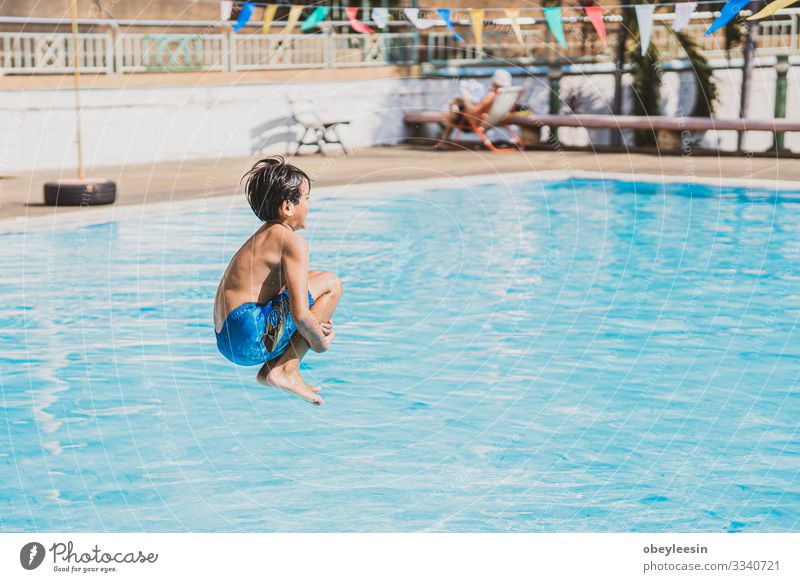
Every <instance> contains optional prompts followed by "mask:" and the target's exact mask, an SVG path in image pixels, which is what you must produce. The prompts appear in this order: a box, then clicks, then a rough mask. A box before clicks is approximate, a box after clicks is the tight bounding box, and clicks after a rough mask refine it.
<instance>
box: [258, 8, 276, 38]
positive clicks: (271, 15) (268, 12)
mask: <svg viewBox="0 0 800 582" xmlns="http://www.w3.org/2000/svg"><path fill="white" fill-rule="evenodd" d="M277 11H278V5H277V4H267V5H266V6H264V19H263V24H262V25H261V32H262V33H264V34H269V27H270V26H272V21H273V20H275V13H276V12H277Z"/></svg>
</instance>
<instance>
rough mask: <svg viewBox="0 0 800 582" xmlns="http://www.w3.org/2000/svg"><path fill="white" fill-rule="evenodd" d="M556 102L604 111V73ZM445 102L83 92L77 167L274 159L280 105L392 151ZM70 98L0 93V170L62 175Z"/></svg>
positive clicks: (797, 100) (359, 85) (442, 85)
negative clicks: (569, 99)
mask: <svg viewBox="0 0 800 582" xmlns="http://www.w3.org/2000/svg"><path fill="white" fill-rule="evenodd" d="M715 78H716V79H717V82H718V88H719V95H720V103H719V106H718V108H717V115H718V116H719V117H737V112H738V108H739V94H738V91H739V82H740V78H741V72H740V71H738V70H721V71H716V72H715ZM515 82H517V83H522V84H524V85H525V86H526V88H527V89H528V91H527V95H528V97H527V99H528V101H529V104H530V106H531V108H532V109H533V110H534V111H535V112H537V113H545V112H547V111H548V109H549V105H548V104H549V88H548V82H547V79H546V78H544V77H517V78H515ZM561 87H562V88H561V94H562V95H566V94H568V93H569V92H571V91H575V90H580V91H581V92H582V93H584V94H588V95H595V96H596V97H597V99H596V100H594V101H593V102H594V107H593V108H592V111H595V112H607V106H606V103H607V102H609V101H610V99H611V98H612V95H613V76H612V75H610V74H596V75H584V76H565V77H564V78H563V79H562V81H561ZM774 91H775V72H774V69H772V68H771V67H767V68H758V69H756V70H755V73H754V77H753V93H752V106H751V111H750V114H751V116H753V117H758V118H770V117H771V116H772V112H773V110H774V100H773V99H774ZM456 93H457V81H455V80H452V79H377V80H367V81H342V82H325V83H314V84H294V83H293V84H288V85H287V84H282V83H266V84H247V85H244V84H240V85H232V86H198V87H153V88H119V89H86V90H85V91H84V92H83V97H82V105H83V109H82V127H83V143H84V156H85V160H84V161H85V164H86V165H87V166H102V165H118V164H125V163H130V164H133V163H148V162H153V161H164V160H182V159H203V158H216V157H233V156H248V155H253V154H260V153H283V152H285V151H286V148H287V146H288V144H289V143H290V142H291V141H292V140H293V139H295V137H296V136H297V133H298V131H299V126H296V125H292V123H291V112H290V108H289V103H288V100H287V97H288V98H292V99H294V100H297V101H300V102H302V103H305V104H307V105H308V104H309V103H316V105H313V106H314V107H316V108H318V109H319V111H320V112H321V114H322V115H323V116H324V117H333V118H336V117H338V118H344V119H350V120H351V124H350V125H349V126H347V127H345V128H344V129H343V130H342V137H343V139H344V140H345V141H346V142H347V143H348V144H349V145H350V146H352V147H360V146H368V145H374V144H386V143H393V142H395V141H396V140H398V139H400V138H401V137H402V136H403V132H404V128H403V124H402V112H403V111H404V110H407V109H410V108H421V109H431V108H435V109H439V108H444V107H445V106H446V104H447V103H448V101H449V99H450V98H451V97H452V96H453V95H455V94H456ZM662 94H663V97H664V108H663V109H664V113H665V114H668V115H674V114H675V112H676V111H678V109H679V108H680V109H682V110H683V111H690V110H691V104H692V103H693V102H694V87H693V83H692V79H691V74H690V73H676V72H667V73H665V74H664V85H663V91H662ZM73 104H74V93H73V92H72V91H71V90H70V89H52V90H24V91H23V90H19V91H3V92H0V111H2V114H1V115H0V135H2V136H3V138H2V140H0V173H14V172H20V171H25V170H31V169H60V168H65V169H66V168H73V167H74V166H75V163H76V148H75V144H74V131H75V114H74V110H73ZM787 117H788V118H790V119H800V67H793V69H792V71H791V72H790V75H789V95H788V98H787ZM559 135H560V138H561V139H562V141H564V143H565V144H568V145H586V144H588V143H590V142H592V143H595V144H605V143H608V139H609V132H608V131H607V130H591V131H587V130H584V129H580V128H574V129H573V128H564V129H562V130H561V132H560V134H559ZM771 140H772V137H771V136H770V135H769V134H763V133H755V134H750V135H749V136H748V141H747V145H748V146H750V147H752V148H754V149H756V150H759V149H765V148H767V147H768V146H769V145H771V143H772V142H771ZM703 143H704V145H706V146H708V147H714V146H715V145H717V144H718V145H719V147H722V148H725V149H733V148H735V145H736V134H735V133H732V132H722V133H720V134H715V133H713V132H709V133H708V134H706V138H705V140H704V142H703ZM786 145H787V147H790V148H792V149H793V150H795V151H798V150H800V135H797V134H787V136H786Z"/></svg>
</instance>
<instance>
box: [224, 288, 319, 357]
mask: <svg viewBox="0 0 800 582" xmlns="http://www.w3.org/2000/svg"><path fill="white" fill-rule="evenodd" d="M313 305H314V297H312V295H311V292H309V293H308V307H309V308H311V307H312V306H313ZM295 331H297V326H295V324H294V321H292V314H291V313H290V312H289V291H288V290H285V291H283V292H282V293H280V294H279V295H277V296H276V297H275V298H274V299H272V300H271V301H269V303H267V304H266V305H259V304H258V303H252V302H251V303H243V304H242V305H240V306H239V307H237V308H236V309H234V310H233V311H231V312H230V313H229V314H228V317H226V318H225V323H224V324H223V325H222V330H221V331H220V332H219V333H217V349H219V351H220V353H221V354H222V355H223V356H225V357H226V358H228V359H229V360H230V361H231V362H233V363H234V364H239V365H241V366H255V365H256V364H263V363H264V362H268V361H270V360H272V359H274V358H277V357H278V356H280V355H281V354H282V353H283V352H285V351H286V347H287V346H288V345H289V342H290V341H291V339H292V335H293V334H294V332H295Z"/></svg>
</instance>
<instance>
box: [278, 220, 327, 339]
mask: <svg viewBox="0 0 800 582" xmlns="http://www.w3.org/2000/svg"><path fill="white" fill-rule="evenodd" d="M282 260H283V276H284V277H285V278H286V289H288V291H289V310H290V311H291V313H292V320H293V321H294V323H295V325H296V326H297V331H299V332H300V335H302V336H303V337H304V338H305V339H306V341H307V342H308V345H309V346H310V347H311V349H312V350H314V351H315V352H323V351H325V349H326V347H327V346H326V343H328V342H326V341H325V334H324V333H323V331H322V326H321V325H320V323H319V322H318V321H317V318H316V317H314V314H313V313H311V310H310V309H309V308H308V243H306V241H305V240H303V238H302V237H301V236H300V235H298V234H295V233H291V234H290V235H289V236H287V237H286V238H285V239H284V244H283V253H282Z"/></svg>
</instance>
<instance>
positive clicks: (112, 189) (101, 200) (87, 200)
mask: <svg viewBox="0 0 800 582" xmlns="http://www.w3.org/2000/svg"><path fill="white" fill-rule="evenodd" d="M116 199H117V185H116V184H115V183H114V182H112V181H110V180H62V181H61V182H48V183H46V184H45V185H44V203H45V204H47V205H48V206H99V205H101V204H113V203H114V201H115V200H116Z"/></svg>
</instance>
